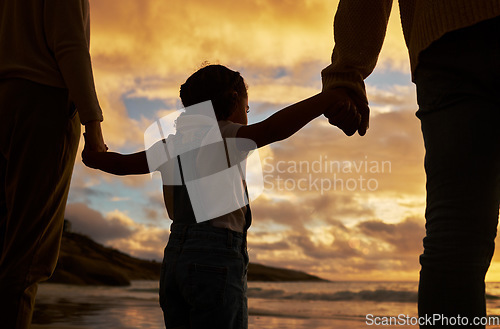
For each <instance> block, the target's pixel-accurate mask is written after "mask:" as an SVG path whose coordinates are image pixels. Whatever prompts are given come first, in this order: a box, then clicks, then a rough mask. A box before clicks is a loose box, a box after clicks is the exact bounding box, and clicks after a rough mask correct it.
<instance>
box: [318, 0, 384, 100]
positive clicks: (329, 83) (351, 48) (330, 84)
mask: <svg viewBox="0 0 500 329" xmlns="http://www.w3.org/2000/svg"><path fill="white" fill-rule="evenodd" d="M391 8H392V0H369V1H366V0H340V3H339V6H338V8H337V13H336V14H335V20H334V39H335V46H334V49H333V53H332V63H331V64H330V65H329V66H327V67H326V68H325V69H323V71H322V72H321V77H322V81H323V89H324V90H325V89H332V88H337V87H347V88H350V89H352V90H354V91H355V92H356V93H357V94H358V95H359V96H361V97H363V98H364V99H365V100H366V91H365V85H364V82H363V80H364V79H365V78H366V77H368V76H369V75H370V73H371V72H372V71H373V69H374V68H375V64H376V63H377V59H378V55H379V53H380V49H381V48H382V44H383V42H384V38H385V33H386V30H387V23H388V21H389V15H390V13H391Z"/></svg>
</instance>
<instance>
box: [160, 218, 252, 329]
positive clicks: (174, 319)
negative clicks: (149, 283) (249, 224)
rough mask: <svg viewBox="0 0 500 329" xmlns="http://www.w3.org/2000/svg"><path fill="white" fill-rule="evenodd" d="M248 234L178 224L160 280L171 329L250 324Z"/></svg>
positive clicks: (231, 327)
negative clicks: (248, 303) (247, 293)
mask: <svg viewBox="0 0 500 329" xmlns="http://www.w3.org/2000/svg"><path fill="white" fill-rule="evenodd" d="M247 267H248V253H247V249H246V233H239V232H234V231H231V230H228V229H223V228H216V227H213V226H211V225H210V223H209V222H203V223H198V224H175V223H174V224H172V226H171V233H170V237H169V240H168V244H167V247H166V248H165V256H164V259H163V266H162V272H161V278H160V305H161V308H162V310H163V315H164V319H165V326H166V328H167V329H173V328H190V329H198V328H199V329H201V328H203V329H206V328H214V329H241V328H247V327H248V306H247V295H246V292H247Z"/></svg>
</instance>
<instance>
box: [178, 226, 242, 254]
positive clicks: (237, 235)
mask: <svg viewBox="0 0 500 329" xmlns="http://www.w3.org/2000/svg"><path fill="white" fill-rule="evenodd" d="M246 236H247V235H246V233H242V232H236V231H232V230H230V229H227V228H220V227H214V226H212V225H211V224H210V223H209V222H202V223H196V224H184V223H172V225H171V226H170V237H169V241H177V242H181V243H183V242H184V241H186V240H188V239H196V240H210V241H221V242H223V243H225V244H226V246H227V247H229V248H231V247H236V248H239V247H242V246H245V247H246Z"/></svg>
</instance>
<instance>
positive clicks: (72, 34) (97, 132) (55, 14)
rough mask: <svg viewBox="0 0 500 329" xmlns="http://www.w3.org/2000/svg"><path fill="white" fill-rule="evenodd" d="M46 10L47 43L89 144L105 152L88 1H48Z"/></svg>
mask: <svg viewBox="0 0 500 329" xmlns="http://www.w3.org/2000/svg"><path fill="white" fill-rule="evenodd" d="M44 10H45V12H44V19H45V22H44V25H45V26H44V27H45V35H46V39H47V45H48V47H49V49H50V50H51V51H52V53H53V54H54V57H55V59H56V61H57V64H58V66H59V69H60V71H61V75H62V77H63V79H64V82H65V84H66V87H67V88H68V90H69V95H70V98H71V100H72V101H73V102H74V104H75V105H76V107H77V110H78V113H79V116H80V121H81V122H82V124H84V125H85V130H86V133H87V134H88V136H87V142H88V143H89V147H90V148H91V149H94V150H97V151H105V150H106V147H105V145H104V140H103V138H102V132H101V127H100V122H101V121H102V120H103V117H102V111H101V108H100V106H99V102H98V99H97V94H96V91H95V86H94V77H93V72H92V63H91V59H90V52H89V40H90V14H89V2H88V0H46V1H45V8H44Z"/></svg>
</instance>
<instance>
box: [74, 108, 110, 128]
mask: <svg viewBox="0 0 500 329" xmlns="http://www.w3.org/2000/svg"><path fill="white" fill-rule="evenodd" d="M77 110H78V109H77ZM78 116H79V117H80V122H81V124H82V125H85V124H86V123H88V122H90V121H99V122H102V121H103V120H104V118H103V116H102V111H101V109H100V108H99V110H96V111H94V112H90V113H89V112H88V111H80V110H78Z"/></svg>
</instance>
